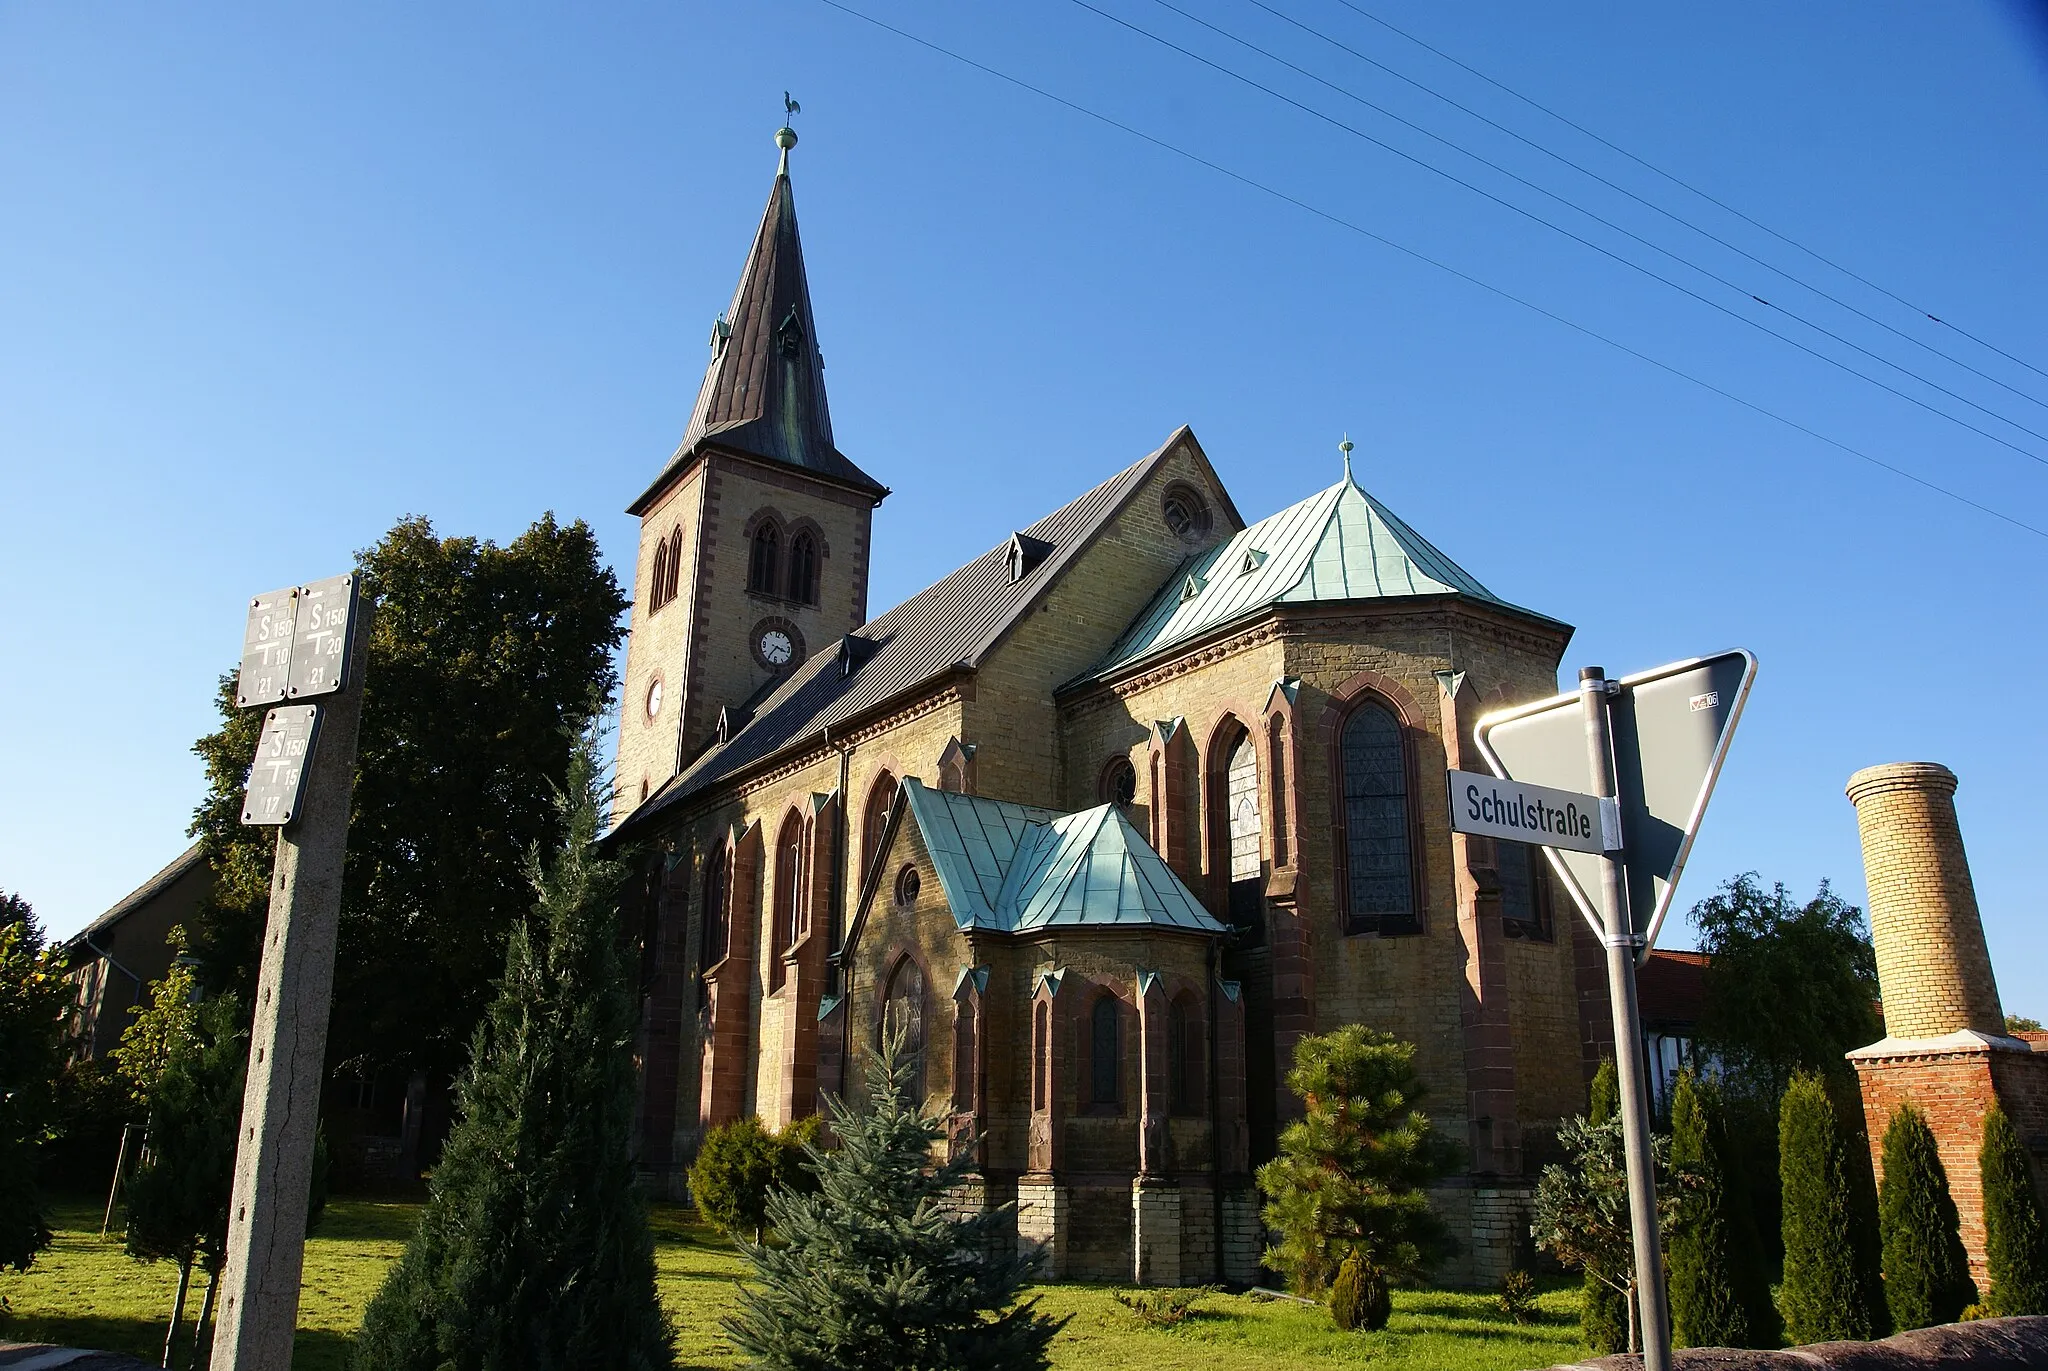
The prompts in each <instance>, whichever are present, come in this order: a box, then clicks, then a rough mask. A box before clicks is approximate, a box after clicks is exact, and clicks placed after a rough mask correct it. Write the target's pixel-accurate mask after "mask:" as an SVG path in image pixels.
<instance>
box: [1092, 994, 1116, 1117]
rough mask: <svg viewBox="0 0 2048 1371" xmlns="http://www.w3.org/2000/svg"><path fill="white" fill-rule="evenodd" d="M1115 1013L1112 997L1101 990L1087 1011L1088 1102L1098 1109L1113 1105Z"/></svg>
mask: <svg viewBox="0 0 2048 1371" xmlns="http://www.w3.org/2000/svg"><path fill="white" fill-rule="evenodd" d="M1118 1017H1119V1016H1118V1014H1117V1000H1116V996H1115V995H1114V994H1112V993H1110V992H1109V991H1104V992H1103V993H1102V994H1101V995H1098V996H1097V997H1096V999H1095V1004H1094V1006H1093V1007H1092V1008H1091V1009H1090V1010H1089V1011H1088V1103H1089V1104H1091V1105H1094V1106H1095V1107H1096V1108H1098V1109H1105V1108H1106V1109H1114V1108H1115V1107H1116V1105H1117V1092H1116V1086H1117V1075H1118V1071H1117V1068H1118V1067H1119V1066H1120V1065H1121V1063H1120V1062H1119V1060H1118V1056H1119V1053H1120V1051H1121V1049H1122V1046H1123V1044H1122V1043H1121V1042H1120V1041H1119V1039H1120V1038H1121V1037H1122V1028H1123V1025H1122V1024H1120V1023H1119V1022H1118V1021H1117V1020H1118Z"/></svg>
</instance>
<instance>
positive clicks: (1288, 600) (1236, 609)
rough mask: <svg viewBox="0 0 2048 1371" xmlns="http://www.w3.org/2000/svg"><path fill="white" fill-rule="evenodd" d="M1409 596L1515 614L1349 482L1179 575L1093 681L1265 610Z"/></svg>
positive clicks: (1255, 528) (1251, 530)
mask: <svg viewBox="0 0 2048 1371" xmlns="http://www.w3.org/2000/svg"><path fill="white" fill-rule="evenodd" d="M1408 595H1463V596H1466V597H1468V598H1470V599H1474V600H1482V601H1485V602H1486V603H1488V604H1495V605H1500V606H1503V607H1505V608H1508V609H1517V608H1518V607H1517V606H1514V605H1511V604H1509V603H1508V602H1507V601H1506V600H1503V599H1501V598H1500V597H1499V596H1498V595H1495V594H1494V593H1493V592H1492V591H1490V590H1488V589H1487V588H1486V587H1485V586H1483V585H1481V584H1480V583H1479V581H1478V578H1476V577H1474V576H1473V575H1472V574H1471V573H1470V572H1468V571H1466V570H1465V569H1464V568H1463V567H1461V566H1459V565H1458V564H1457V563H1456V562H1453V561H1452V560H1451V559H1450V558H1449V557H1446V556H1445V555H1444V554H1443V553H1442V552H1440V551H1438V550H1437V549H1436V547H1434V546H1433V545H1432V544H1431V543H1430V542H1429V540H1428V539H1426V538H1424V537H1423V536H1422V535H1421V534H1419V533H1417V532H1416V531H1415V530H1414V529H1412V528H1410V527H1409V526H1408V525H1407V524H1406V523H1404V522H1402V520H1401V519H1400V517H1399V516H1398V515H1396V514H1395V513H1394V512H1393V511H1392V510H1390V509H1388V508H1387V507H1386V506H1385V505H1383V504H1381V503H1380V502H1379V501H1378V500H1375V499H1374V498H1373V497H1372V496H1370V495H1368V494H1366V493H1365V491H1363V490H1361V489H1359V487H1358V486H1357V485H1355V484H1353V483H1352V482H1351V481H1350V480H1349V479H1348V478H1347V479H1346V480H1342V481H1339V482H1338V483H1337V484H1336V485H1334V486H1331V487H1330V488H1329V489H1328V490H1322V491H1318V492H1316V493H1315V494H1314V495H1311V496H1309V497H1308V498H1307V499H1306V500H1303V501H1301V502H1300V503H1298V504H1293V505H1289V506H1288V507H1287V508H1286V509H1283V510H1281V511H1280V512H1279V513H1278V514H1273V515H1269V516H1268V517H1266V518H1264V519H1261V520H1259V521H1258V522H1257V523H1255V524H1253V525H1251V526H1250V527H1248V528H1246V529H1244V530H1243V531H1242V532H1240V533H1238V534H1237V536H1235V537H1233V538H1231V539H1230V540H1228V541H1227V542H1225V543H1223V544H1221V545H1220V546H1217V547H1214V548H1211V549H1210V550H1209V551H1208V552H1205V553H1203V554H1202V555H1201V556H1200V557H1198V558H1196V559H1195V560H1194V561H1193V562H1191V563H1190V564H1188V565H1187V566H1185V567H1183V568H1182V569H1181V570H1180V571H1178V572H1176V573H1175V574H1174V577H1173V579H1172V580H1171V581H1169V582H1168V583H1167V584H1166V586H1165V587H1163V588H1162V589H1161V590H1160V592H1159V594H1158V595H1157V596H1155V597H1154V598H1153V601H1152V603H1151V604H1150V605H1148V606H1147V607H1146V608H1145V611H1144V612H1143V613H1142V614H1140V615H1139V616H1138V618H1137V619H1136V620H1135V621H1134V622H1133V623H1132V624H1131V627H1130V628H1129V629H1127V630H1126V631H1125V633H1124V636H1123V637H1122V638H1120V639H1119V640H1118V641H1117V644H1116V646H1115V647H1113V648H1111V649H1110V651H1109V655H1108V656H1107V657H1105V658H1103V660H1102V661H1101V662H1100V663H1098V664H1097V665H1096V666H1095V667H1094V668H1093V669H1091V670H1090V671H1089V672H1088V675H1089V676H1096V675H1100V674H1101V673H1102V672H1104V671H1108V670H1111V669H1112V668H1114V667H1117V666H1120V665H1122V664H1123V663H1125V662H1128V661H1133V660H1135V659H1137V658H1139V657H1144V656H1148V655H1150V654H1151V653H1153V652H1157V651H1158V650H1160V649H1161V648H1164V647H1168V646H1171V645H1172V644H1174V643H1178V642H1183V641H1185V640H1187V639H1189V638H1193V637H1195V636H1197V635H1198V634H1201V633H1203V632H1206V631H1207V630H1209V629H1211V628H1215V627H1217V626H1218V625H1221V624H1226V623H1229V622H1231V621H1232V620H1235V619H1239V618H1242V617H1244V616H1245V615H1248V614H1250V613H1252V612H1254V611H1255V610H1259V609H1263V608H1265V607H1266V606H1268V605H1276V604H1304V603H1311V602H1315V601H1323V600H1367V599H1391V598H1396V597H1400V596H1408ZM1518 612H1520V613H1524V614H1526V613H1528V612H1529V611H1527V610H1518Z"/></svg>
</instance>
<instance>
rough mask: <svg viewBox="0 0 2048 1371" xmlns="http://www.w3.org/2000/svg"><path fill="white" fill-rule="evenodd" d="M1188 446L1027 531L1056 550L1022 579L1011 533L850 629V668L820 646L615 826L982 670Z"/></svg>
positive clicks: (1162, 452)
mask: <svg viewBox="0 0 2048 1371" xmlns="http://www.w3.org/2000/svg"><path fill="white" fill-rule="evenodd" d="M1183 443H1186V444H1188V445H1190V446H1192V445H1193V444H1194V435H1193V434H1192V433H1190V432H1189V431H1188V430H1187V428H1186V427H1185V426H1183V427H1182V428H1180V429H1178V430H1176V431H1175V432H1174V434H1173V436H1172V437H1170V438H1168V439H1167V440H1166V442H1165V443H1164V444H1162V445H1161V446H1160V448H1159V449H1158V450H1157V451H1156V452H1153V453H1151V454H1150V455H1149V456H1147V457H1145V458H1144V459H1143V460H1141V461H1138V462H1134V463H1132V464H1131V465H1130V466H1128V467H1125V468H1124V469H1123V470H1122V471H1119V472H1118V473H1117V474H1116V475H1114V476H1112V477H1110V478H1109V479H1108V480H1107V481H1104V482H1103V483H1102V484H1101V485H1099V486H1096V487H1095V488H1094V489H1093V490H1091V491H1089V492H1088V493H1087V494H1085V495H1083V496H1081V497H1080V498H1079V499H1076V500H1072V501H1069V502H1068V503H1067V504H1065V505H1062V506H1061V507H1060V508H1058V509H1056V510H1054V511H1053V512H1052V513H1051V514H1048V515H1046V516H1045V517H1044V518H1043V519H1040V520H1039V521H1038V522H1037V523H1035V524H1032V525H1030V526H1029V527H1028V528H1025V529H1023V530H1021V532H1022V533H1023V534H1024V536H1025V537H1027V538H1031V539H1035V540H1038V541H1039V542H1042V543H1045V544H1047V545H1049V547H1050V549H1051V550H1050V552H1048V553H1047V555H1046V556H1045V557H1044V558H1043V559H1042V560H1041V561H1039V562H1038V563H1037V565H1035V566H1033V567H1032V568H1031V569H1030V570H1029V571H1027V572H1025V573H1024V575H1023V576H1022V577H1019V578H1016V579H1012V577H1011V575H1010V548H1011V539H1008V538H1006V539H1004V540H1003V541H1002V542H1001V543H999V544H997V545H996V546H995V547H993V548H991V549H990V550H989V551H987V552H984V553H983V554H982V555H981V556H979V557H977V558H975V559H974V560H973V561H971V562H969V563H968V564H967V565H966V566H963V567H961V568H960V569H959V570H957V571H955V572H953V573H952V574H951V575H949V576H947V577H946V578H945V579H944V580H942V581H940V582H938V583H937V584H936V585H933V586H930V587H928V588H927V589H925V590H922V591H920V592H919V593H918V594H916V595H913V596H911V597H910V598H909V599H908V600H905V601H904V602H903V603H902V604H900V605H898V606H896V608H894V609H892V610H890V611H889V612H888V613H886V614H883V615H881V616H880V617H878V618H875V619H871V620H869V621H868V622H867V623H865V624H863V625H862V626H861V627H859V628H857V629H855V630H854V631H853V632H852V633H851V634H849V635H847V636H848V638H850V639H852V640H853V641H854V643H855V644H856V645H857V648H858V650H857V651H856V652H855V653H854V655H853V659H854V662H855V670H854V671H852V672H851V673H850V674H847V675H842V674H841V672H840V653H839V652H836V651H834V650H833V649H832V647H831V646H830V645H828V644H818V645H816V646H814V647H813V649H812V652H811V655H810V657H809V658H807V659H806V660H805V661H804V663H803V664H802V665H801V666H799V667H798V668H797V669H796V670H795V671H794V672H792V673H791V674H790V676H789V677H788V678H787V679H786V680H784V681H783V682H781V683H780V684H779V685H777V686H775V687H774V688H773V689H772V690H771V691H770V692H769V693H768V694H767V695H766V697H765V698H763V699H761V700H760V701H759V702H758V703H756V704H754V705H753V706H752V715H751V717H750V718H749V719H748V721H747V723H746V726H745V727H743V728H742V729H740V730H739V731H738V732H737V733H734V734H732V735H731V737H730V738H728V740H727V741H725V742H724V743H721V744H718V745H716V746H714V747H712V748H710V749H708V750H707V751H705V752H704V753H702V754H701V755H700V756H698V757H697V758H696V759H695V760H694V761H692V762H690V763H689V764H688V765H687V766H686V767H685V768H684V769H683V771H682V772H681V773H680V774H678V775H677V776H676V777H674V778H673V779H672V780H670V781H669V782H668V783H667V784H666V785H664V786H663V787H662V788H661V789H660V790H658V791H656V792H655V793H654V794H653V795H652V796H650V797H649V798H648V799H647V800H646V801H645V802H644V803H642V804H641V805H640V806H639V808H637V809H636V810H634V811H633V813H632V814H631V815H630V816H628V817H627V819H626V820H625V821H624V822H623V823H621V824H620V826H619V829H618V831H619V832H620V833H622V834H623V833H625V832H627V831H629V830H633V829H637V828H638V827H639V826H640V825H642V824H644V823H646V822H647V821H648V820H649V819H650V818H651V817H652V816H653V815H655V814H658V813H660V812H661V811H662V810H664V809H666V808H668V807H669V806H670V805H673V804H676V803H678V802H680V801H682V800H684V799H687V798H688V797H690V796H692V795H695V794H699V793H701V792H702V791H704V790H707V789H709V788H710V787H712V786H713V785H715V784H716V783H718V782H719V781H721V780H723V779H724V778H725V777H727V776H730V775H733V774H734V773H735V772H738V771H739V770H741V769H742V768H744V767H747V766H751V765H753V764H754V763H756V762H760V761H764V760H766V759H767V758H769V757H772V756H774V755H775V754H777V753H778V752H781V751H782V750H783V749H785V748H788V747H790V746H792V745H794V744H799V743H803V742H806V741H808V740H812V739H815V738H816V737H817V735H818V733H819V731H820V730H821V729H824V728H829V727H831V726H834V725H836V724H838V723H840V722H841V721H843V720H846V719H850V718H852V717H854V716H855V715H857V714H859V713H861V712H862V711H864V710H867V709H870V708H872V707H874V706H876V705H879V704H881V703H883V702H884V701H887V700H890V699H893V698H895V697H896V696H899V695H902V694H904V693H906V692H908V691H911V690H914V689H916V688H917V687H919V686H922V685H925V684H928V683H929V682H932V681H935V680H937V679H938V678H940V677H942V676H944V675H946V674H947V673H948V672H951V671H953V670H955V669H959V668H964V669H969V670H971V669H973V668H975V667H977V666H979V665H980V664H981V659H982V657H983V656H984V655H985V654H986V653H987V652H988V651H989V650H990V649H992V648H993V647H995V646H996V644H997V643H999V642H1001V641H1002V639H1003V638H1004V637H1005V636H1006V635H1007V634H1008V633H1009V631H1010V629H1011V628H1013V627H1014V626H1015V625H1016V624H1017V623H1018V621H1019V620H1021V619H1022V618H1023V616H1024V615H1025V614H1026V613H1028V612H1029V611H1030V610H1031V608H1032V606H1033V605H1035V604H1036V603H1037V601H1038V597H1039V596H1040V594H1042V593H1043V592H1044V591H1045V590H1046V589H1047V588H1049V587H1050V586H1051V585H1052V584H1053V583H1054V582H1056V581H1057V580H1058V579H1059V576H1060V573H1061V572H1062V571H1064V570H1065V568H1066V567H1067V565H1068V563H1070V562H1071V561H1072V560H1073V559H1074V558H1075V557H1076V556H1078V555H1079V554H1080V553H1081V552H1082V551H1083V550H1084V549H1085V548H1086V547H1087V546H1088V545H1089V544H1090V543H1091V542H1093V541H1094V538H1095V536H1096V534H1097V533H1099V532H1100V531H1101V530H1102V528H1103V527H1104V526H1105V525H1106V524H1108V523H1109V521H1110V520H1111V519H1112V518H1113V517H1114V516H1115V514H1116V512H1117V511H1118V510H1119V509H1121V508H1122V507H1123V503H1124V501H1125V500H1127V499H1128V498H1129V497H1130V495H1131V494H1132V492H1133V491H1135V490H1137V488H1138V487H1139V486H1140V485H1141V484H1142V483H1143V482H1144V480H1145V478H1146V477H1147V476H1148V475H1150V474H1151V472H1152V470H1153V469H1154V468H1155V467H1157V466H1158V465H1159V464H1160V463H1161V462H1163V461H1164V460H1166V458H1167V456H1168V454H1170V453H1171V452H1173V451H1174V450H1175V449H1176V448H1177V447H1179V446H1180V445H1182V444H1183Z"/></svg>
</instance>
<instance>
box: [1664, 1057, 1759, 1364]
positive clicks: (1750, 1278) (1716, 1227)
mask: <svg viewBox="0 0 2048 1371" xmlns="http://www.w3.org/2000/svg"><path fill="white" fill-rule="evenodd" d="M1671 1163H1672V1165H1673V1167H1677V1168H1684V1169H1686V1170H1688V1171H1690V1173H1691V1179H1692V1188H1691V1189H1690V1190H1689V1191H1688V1192H1687V1194H1686V1196H1685V1198H1684V1200H1683V1202H1682V1203H1681V1205H1680V1208H1679V1219H1678V1224H1677V1227H1676V1231H1675V1232H1674V1233H1673V1234H1672V1238H1671V1244H1670V1253H1669V1268H1670V1280H1671V1324H1672V1333H1673V1336H1674V1338H1675V1340H1676V1342H1677V1345H1678V1346H1680V1347H1771V1346H1776V1344H1777V1340H1778V1339H1777V1316H1776V1313H1775V1311H1774V1310H1773V1309H1772V1307H1771V1287H1770V1281H1769V1278H1768V1276H1767V1274H1766V1272H1765V1271H1764V1259H1763V1252H1762V1250H1761V1244H1760V1243H1759V1241H1758V1239H1757V1234H1756V1227H1755V1224H1754V1222H1753V1220H1752V1217H1751V1213H1750V1206H1749V1199H1748V1196H1747V1194H1746V1193H1745V1190H1744V1186H1743V1180H1742V1177H1741V1176H1740V1175H1739V1174H1738V1173H1737V1171H1736V1170H1735V1168H1734V1167H1732V1166H1731V1165H1730V1164H1729V1138H1728V1125H1727V1115H1726V1111H1725V1108H1724V1104H1723V1101H1722V1098H1721V1092H1720V1090H1719V1089H1718V1088H1717V1087H1716V1086H1715V1085H1714V1083H1713V1082H1712V1081H1703V1080H1700V1079H1698V1078H1697V1077H1695V1076H1694V1075H1693V1073H1692V1072H1690V1071H1686V1072H1683V1073H1681V1074H1680V1075H1679V1078H1678V1084H1677V1086H1676V1087H1675V1088H1674V1089H1673V1090H1672V1092H1671Z"/></svg>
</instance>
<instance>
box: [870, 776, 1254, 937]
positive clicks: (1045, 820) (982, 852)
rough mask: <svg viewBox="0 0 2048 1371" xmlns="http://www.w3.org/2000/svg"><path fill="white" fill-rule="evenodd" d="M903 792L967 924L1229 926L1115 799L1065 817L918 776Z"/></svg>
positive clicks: (1014, 928) (1217, 929) (1012, 928)
mask: <svg viewBox="0 0 2048 1371" xmlns="http://www.w3.org/2000/svg"><path fill="white" fill-rule="evenodd" d="M903 796H904V801H905V804H906V807H907V812H908V815H909V818H910V819H911V821H912V822H914V823H915V824H916V825H917V827H918V831H919V833H921V834H922V835H923V837H924V842H925V848H926V850H927V851H929V852H930V853H931V856H932V864H933V866H934V867H936V868H937V870H938V873H939V885H940V887H941V889H942V890H943V891H944V893H945V896H946V903H947V905H948V907H950V908H951V909H952V911H953V918H954V921H955V922H956V923H957V924H958V925H959V926H960V927H961V928H963V929H966V928H983V929H989V930H992V931H995V932H1000V933H1026V932H1030V931H1031V930H1033V929H1038V928H1049V927H1089V928H1116V927H1123V928H1128V927H1140V926H1143V927H1152V928H1179V929H1186V930H1188V931H1190V932H1201V933H1221V932H1222V931H1223V925H1222V924H1220V923H1218V922H1217V921H1216V919H1215V918H1214V917H1213V916H1212V915H1211V914H1210V913H1209V911H1208V910H1206V909H1204V908H1203V907H1202V904H1201V902H1200V901H1199V900H1197V899H1196V898H1195V897H1194V894H1193V893H1192V892H1191V891H1189V890H1188V888H1187V886H1185V885H1184V884H1182V883H1181V879H1180V878H1179V877H1178V876H1176V875H1174V874H1173V871H1172V869H1171V868H1169V867H1168V866H1167V865H1166V863H1165V862H1163V861H1161V860H1160V858H1159V854H1158V853H1156V852H1154V851H1153V850H1152V849H1151V848H1150V847H1149V846H1147V844H1146V842H1145V840H1144V839H1143V838H1141V837H1140V836H1138V831H1137V830H1136V829H1134V828H1132V827H1131V823H1130V820H1128V819H1126V818H1125V817H1124V816H1123V814H1122V813H1121V812H1120V811H1119V810H1118V809H1117V808H1116V807H1115V806H1114V805H1106V804H1105V805H1097V806H1096V807H1095V808H1093V809H1084V810H1081V811H1080V812H1079V813H1075V814H1058V813H1055V812H1054V811H1052V810H1049V809H1039V808H1035V807H1033V806H1029V805H1017V804H1009V803H1007V802H1005V801H1002V800H989V799H983V798H982V797H980V796H977V795H959V794H955V793H953V792H951V791H945V790H931V789H928V788H926V787H925V786H923V785H921V784H919V783H918V781H917V780H916V779H914V778H911V779H906V780H905V781H904V782H903Z"/></svg>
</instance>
